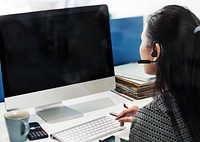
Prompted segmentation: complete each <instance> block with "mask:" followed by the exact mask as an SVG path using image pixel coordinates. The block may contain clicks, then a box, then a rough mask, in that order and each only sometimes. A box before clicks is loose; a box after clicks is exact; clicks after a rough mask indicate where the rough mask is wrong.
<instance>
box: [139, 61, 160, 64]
mask: <svg viewBox="0 0 200 142" xmlns="http://www.w3.org/2000/svg"><path fill="white" fill-rule="evenodd" d="M156 62H158V61H157V60H156V61H151V60H139V61H138V64H152V63H156Z"/></svg>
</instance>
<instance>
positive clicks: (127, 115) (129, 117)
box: [116, 106, 139, 126]
mask: <svg viewBox="0 0 200 142" xmlns="http://www.w3.org/2000/svg"><path fill="white" fill-rule="evenodd" d="M138 110H139V107H138V106H133V107H130V108H127V109H125V110H123V111H122V112H121V113H120V114H118V115H117V117H116V120H118V121H119V122H120V126H124V123H125V122H132V121H133V117H134V116H135V114H136V112H137V111H138Z"/></svg>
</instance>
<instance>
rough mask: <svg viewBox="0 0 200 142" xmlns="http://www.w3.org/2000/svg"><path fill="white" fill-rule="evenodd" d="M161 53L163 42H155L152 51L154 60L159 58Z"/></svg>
mask: <svg viewBox="0 0 200 142" xmlns="http://www.w3.org/2000/svg"><path fill="white" fill-rule="evenodd" d="M160 54H161V44H160V43H159V42H154V44H153V51H152V53H151V56H152V57H153V60H154V61H156V60H158V59H159V57H160Z"/></svg>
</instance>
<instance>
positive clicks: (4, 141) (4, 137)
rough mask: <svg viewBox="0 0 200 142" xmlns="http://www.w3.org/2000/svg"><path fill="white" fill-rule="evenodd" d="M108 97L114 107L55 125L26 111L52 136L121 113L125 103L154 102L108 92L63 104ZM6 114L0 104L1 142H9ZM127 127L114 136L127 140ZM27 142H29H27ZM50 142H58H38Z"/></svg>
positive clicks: (128, 126)
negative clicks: (110, 114)
mask: <svg viewBox="0 0 200 142" xmlns="http://www.w3.org/2000/svg"><path fill="white" fill-rule="evenodd" d="M107 97H108V98H110V99H111V100H112V101H113V102H114V105H113V106H111V107H106V108H103V109H98V110H95V111H90V112H87V113H84V116H83V117H79V118H76V119H72V120H68V121H63V122H59V123H54V124H49V123H46V122H45V121H44V120H42V119H41V118H40V117H39V116H37V115H36V114H35V110H34V108H29V109H26V110H27V111H29V112H30V114H31V117H30V122H32V121H37V122H39V123H40V124H41V126H42V127H43V128H44V130H46V131H47V133H48V134H51V133H54V132H57V131H60V130H63V129H66V128H69V127H72V126H75V125H78V124H81V123H84V122H86V121H90V120H93V119H95V118H98V117H101V116H104V115H109V112H111V111H112V112H117V113H119V112H121V111H122V110H123V109H124V108H123V104H124V103H126V104H127V106H133V105H138V106H139V107H142V106H144V105H146V104H147V103H149V102H150V101H151V100H152V98H146V99H142V100H134V101H130V100H128V99H125V98H123V97H121V96H119V95H117V94H115V93H113V92H110V91H108V92H103V93H99V94H94V95H90V96H84V97H81V98H76V99H71V100H67V101H64V102H63V104H65V105H67V106H73V105H75V104H77V103H85V102H88V101H93V100H94V101H95V100H97V99H102V98H107ZM26 103H28V102H26ZM5 112H6V110H5V107H4V103H0V140H1V142H9V138H8V133H7V129H6V125H5V121H4V117H3V115H4V113H5ZM125 125H126V127H127V129H125V130H123V131H120V132H117V133H115V134H114V135H119V136H121V137H124V138H126V139H127V138H128V135H129V128H130V123H127V124H125ZM27 141H29V140H27ZM50 141H52V142H53V141H56V140H53V139H51V138H47V139H41V140H37V142H50ZM96 142H98V140H97V141H96Z"/></svg>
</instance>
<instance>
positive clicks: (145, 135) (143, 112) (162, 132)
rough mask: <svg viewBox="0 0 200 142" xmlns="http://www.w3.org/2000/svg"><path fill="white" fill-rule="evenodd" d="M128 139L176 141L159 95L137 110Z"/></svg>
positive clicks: (162, 99) (162, 100)
mask: <svg viewBox="0 0 200 142" xmlns="http://www.w3.org/2000/svg"><path fill="white" fill-rule="evenodd" d="M130 141H141V142H142V141H176V137H175V132H174V129H173V125H172V123H171V121H170V117H169V116H168V114H167V113H166V107H165V103H164V98H163V97H162V96H161V95H158V96H156V97H155V98H154V100H153V101H152V102H151V103H150V104H148V105H146V106H145V107H143V108H141V109H140V110H139V111H138V112H137V114H136V116H135V118H134V120H133V122H132V126H131V131H130Z"/></svg>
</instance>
